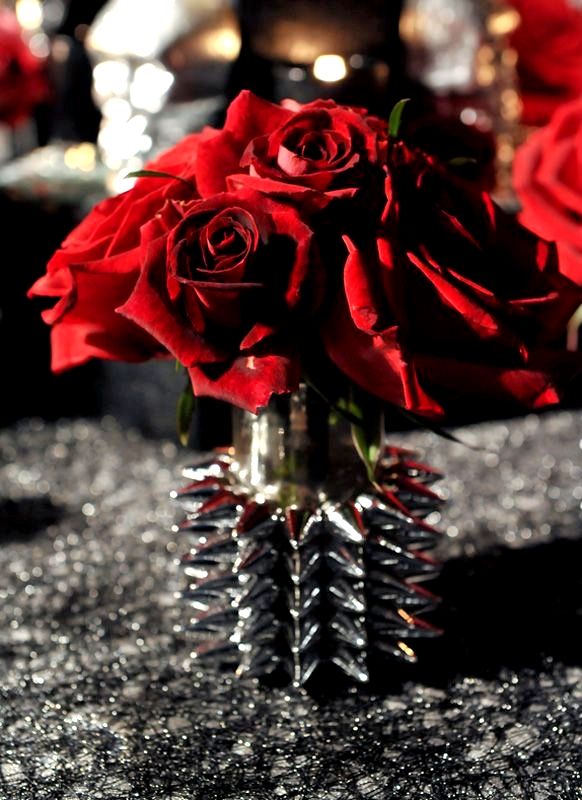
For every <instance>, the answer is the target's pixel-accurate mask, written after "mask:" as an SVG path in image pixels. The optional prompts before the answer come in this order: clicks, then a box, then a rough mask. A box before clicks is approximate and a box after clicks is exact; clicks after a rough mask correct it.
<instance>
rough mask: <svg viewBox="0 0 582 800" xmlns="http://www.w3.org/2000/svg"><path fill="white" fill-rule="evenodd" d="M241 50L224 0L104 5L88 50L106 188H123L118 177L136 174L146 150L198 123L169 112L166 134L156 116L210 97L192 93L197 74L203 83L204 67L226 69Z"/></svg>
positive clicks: (123, 0) (122, 0) (113, 0)
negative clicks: (174, 104) (173, 103)
mask: <svg viewBox="0 0 582 800" xmlns="http://www.w3.org/2000/svg"><path fill="white" fill-rule="evenodd" d="M239 47H240V36H239V33H238V28H237V23H236V17H235V15H234V12H233V10H232V7H231V2H230V0H141V2H140V3H139V4H136V3H135V2H134V0H110V1H109V2H108V3H106V5H105V6H104V7H103V9H102V11H101V12H100V13H99V14H98V15H97V17H96V18H95V21H94V23H93V25H92V26H91V29H90V31H89V34H88V37H87V49H88V51H89V53H90V55H91V58H92V61H93V64H94V70H93V78H94V97H95V101H96V103H97V104H98V106H99V107H100V109H101V112H102V114H103V122H102V125H101V130H100V133H99V139H98V145H99V150H100V154H101V157H102V159H103V162H104V164H105V165H106V167H107V168H108V169H109V170H110V171H111V173H112V176H113V177H112V186H111V187H110V188H111V189H112V190H114V191H115V190H117V189H119V188H127V186H128V183H127V181H125V180H124V181H123V183H121V184H120V179H121V180H122V179H123V175H125V174H127V172H129V171H132V170H135V169H139V168H140V167H141V166H142V165H143V163H144V160H145V159H146V157H147V156H148V154H149V153H150V152H151V151H152V150H155V149H158V148H159V147H163V146H167V145H169V144H172V143H173V141H176V140H178V139H179V138H180V137H181V136H182V135H184V133H186V132H187V131H188V130H189V129H191V128H192V127H195V126H196V122H197V115H196V114H195V113H194V114H192V113H190V114H188V113H182V114H181V115H180V114H178V115H174V124H173V127H172V126H171V127H172V130H171V131H170V132H169V133H168V132H167V131H166V132H165V135H164V134H163V133H161V128H160V122H161V117H159V116H158V115H159V114H160V112H161V110H162V109H164V108H165V107H166V104H167V103H168V101H169V100H171V99H172V97H175V98H176V99H177V100H182V101H183V100H194V99H197V95H200V94H202V95H205V94H206V95H208V93H207V92H205V91H201V92H199V91H197V90H196V84H197V77H198V78H199V82H200V83H202V84H203V83H204V82H205V81H206V82H208V79H207V77H205V74H206V73H207V72H208V62H223V63H224V64H225V65H227V66H229V65H230V63H231V61H233V60H234V59H235V58H236V56H237V55H238V50H239ZM188 82H189V83H190V85H189V88H187V89H184V84H185V83H186V84H188ZM198 116H200V114H199V115H198ZM204 116H208V104H207V105H206V106H205V107H204V112H203V114H202V117H204ZM202 121H205V120H204V119H203V120H202ZM162 127H163V126H162ZM172 140H173V141H172Z"/></svg>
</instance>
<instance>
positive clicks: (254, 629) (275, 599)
mask: <svg viewBox="0 0 582 800" xmlns="http://www.w3.org/2000/svg"><path fill="white" fill-rule="evenodd" d="M183 475H184V478H185V479H186V480H187V481H188V482H187V484H186V485H185V486H184V487H183V488H181V489H180V490H179V491H177V492H175V493H174V494H173V496H174V497H175V498H176V499H177V500H178V501H179V503H180V504H181V506H182V507H183V509H184V512H185V514H186V516H185V519H184V521H183V522H182V523H181V524H179V525H177V526H175V529H174V530H175V532H176V534H177V536H178V537H179V539H180V543H181V544H182V547H183V550H184V555H183V556H182V558H181V564H182V566H183V569H184V573H185V575H186V578H187V585H186V588H185V590H184V592H183V597H184V599H185V601H186V603H187V606H188V608H189V619H188V623H187V627H188V629H189V631H190V633H191V635H192V637H193V655H194V657H195V658H197V659H199V660H200V661H201V662H211V663H212V664H214V665H216V666H219V667H221V668H226V669H230V670H234V671H235V672H236V673H237V674H238V675H241V676H242V675H247V676H253V677H258V678H260V679H262V680H264V681H267V682H270V683H276V684H279V685H281V684H286V683H294V684H295V685H297V686H304V685H305V684H307V683H309V682H310V681H312V680H319V681H327V680H329V679H331V678H332V676H335V677H342V678H348V679H349V680H350V681H354V682H357V683H366V682H368V681H369V680H370V676H371V674H373V672H374V670H383V669H384V668H385V667H386V666H389V663H388V662H390V661H392V660H394V659H398V660H404V661H408V662H414V661H415V660H416V654H415V652H414V642H415V640H418V639H419V638H427V637H433V636H436V635H437V634H438V633H440V631H438V629H436V628H435V627H433V626H432V625H430V624H429V623H428V622H426V621H424V620H423V619H422V618H421V617H420V616H419V615H421V614H424V613H426V612H428V611H430V610H431V609H432V608H434V606H435V605H436V604H437V602H438V598H437V597H435V595H433V594H432V593H430V592H429V591H427V590H426V589H425V588H424V587H423V586H422V585H421V583H422V582H423V581H425V580H426V579H429V578H431V577H433V576H434V575H435V573H436V571H437V570H438V565H437V564H436V563H435V562H434V561H432V560H431V559H430V558H428V557H427V555H426V552H427V551H428V550H430V548H431V547H432V546H433V545H434V544H435V541H436V538H437V536H438V533H437V531H436V530H435V529H434V528H433V527H432V526H431V525H430V524H428V522H427V517H429V515H430V514H431V513H432V512H434V511H436V510H438V509H439V507H440V505H441V499H440V498H439V496H438V495H437V494H436V493H435V492H434V491H433V489H432V488H431V486H432V484H433V483H434V482H435V481H436V480H437V479H438V478H439V477H440V475H439V474H438V473H437V472H435V471H434V470H432V469H431V468H430V467H427V466H425V465H424V464H420V463H418V462H416V461H415V460H414V457H413V454H412V453H410V452H408V451H404V450H401V449H397V448H391V447H384V448H383V450H382V455H381V458H380V459H379V461H378V465H377V469H376V474H375V478H374V481H373V482H372V481H370V479H369V478H368V477H367V474H366V471H365V469H364V466H363V464H362V462H361V460H360V458H359V456H358V455H357V453H356V450H355V449H354V446H353V443H352V441H351V438H350V431H349V426H348V425H346V424H345V422H344V421H343V420H339V421H338V420H335V422H334V423H333V424H332V422H331V421H330V414H329V409H328V407H327V406H325V405H324V404H323V403H322V402H321V401H320V400H319V398H318V397H317V396H314V395H313V393H312V392H311V391H310V390H308V389H306V388H305V387H301V388H300V389H299V391H297V392H296V393H294V394H293V395H291V396H290V397H287V398H278V399H277V400H276V401H274V402H273V403H272V404H271V405H270V406H269V407H268V408H267V409H265V410H264V411H263V412H262V413H261V414H259V415H258V416H255V415H253V414H249V413H247V412H243V411H239V410H235V417H234V447H233V448H232V449H229V450H228V451H224V452H215V453H214V454H212V455H211V456H209V457H206V458H202V459H200V460H199V461H198V462H196V463H194V464H193V465H191V466H189V467H187V468H186V469H184V471H183Z"/></svg>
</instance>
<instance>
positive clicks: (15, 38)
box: [0, 8, 49, 125]
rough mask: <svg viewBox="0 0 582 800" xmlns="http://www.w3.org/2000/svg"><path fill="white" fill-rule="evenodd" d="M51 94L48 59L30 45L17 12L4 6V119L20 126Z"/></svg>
mask: <svg viewBox="0 0 582 800" xmlns="http://www.w3.org/2000/svg"><path fill="white" fill-rule="evenodd" d="M48 96H49V89H48V83H47V80H46V76H45V73H44V62H43V61H42V60H41V59H39V58H37V57H36V56H35V55H33V53H32V52H31V50H30V48H29V47H28V45H27V44H26V42H25V40H24V38H23V34H22V31H21V29H20V26H19V24H18V20H17V19H16V16H15V14H14V13H13V12H12V11H10V10H9V9H7V8H0V121H2V122H5V123H7V124H8V125H17V124H18V123H19V122H22V121H23V120H25V119H27V117H28V116H29V115H30V113H31V112H32V111H33V109H34V107H35V106H36V105H38V104H39V103H41V102H43V101H44V100H46V99H47V98H48Z"/></svg>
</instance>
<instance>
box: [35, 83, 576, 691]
mask: <svg viewBox="0 0 582 800" xmlns="http://www.w3.org/2000/svg"><path fill="white" fill-rule="evenodd" d="M403 108H404V106H403V103H400V104H398V105H397V106H396V107H395V109H394V110H393V112H392V114H391V115H390V119H389V121H388V122H387V123H386V122H383V121H382V120H380V119H378V118H375V117H371V116H369V115H368V114H367V112H366V111H365V110H363V109H360V108H348V107H342V106H338V105H336V104H335V103H333V102H331V101H327V100H322V101H317V102H314V103H310V104H308V105H304V106H298V105H296V104H294V103H284V104H282V105H273V104H271V103H268V102H265V101H263V100H260V99H259V98H257V97H255V96H253V95H252V94H250V93H249V92H243V93H242V94H241V95H239V97H238V98H237V99H236V100H234V102H233V103H232V104H231V106H230V107H229V109H228V112H227V116H226V122H225V124H224V127H223V128H222V129H221V130H215V129H211V128H207V129H205V130H203V131H202V132H201V133H199V134H193V135H191V136H189V137H187V138H186V139H184V140H183V141H182V142H180V143H179V144H178V145H177V146H176V147H174V148H173V149H171V150H169V151H168V152H166V153H165V154H163V155H162V156H161V157H160V158H158V159H157V160H155V161H154V162H152V163H151V164H150V165H149V167H148V168H147V169H146V170H144V171H143V172H142V173H140V175H139V177H138V180H137V183H136V184H135V186H134V187H133V188H132V189H130V190H129V191H128V192H126V193H125V194H122V195H120V196H118V197H114V198H111V199H108V200H106V201H105V202H103V203H101V204H99V205H98V206H97V207H96V208H95V209H94V210H93V212H91V214H90V215H89V216H88V217H87V218H86V219H85V221H84V222H82V223H81V225H80V226H79V227H78V228H77V229H76V230H74V231H73V233H72V234H71V235H70V236H69V237H68V238H67V239H66V240H65V242H64V243H63V245H62V247H61V249H60V250H59V251H58V252H57V253H56V254H55V255H54V257H53V258H52V260H51V261H50V263H49V265H48V269H47V273H46V275H44V276H43V277H42V278H40V279H39V280H38V281H37V282H36V283H35V284H34V286H33V287H32V289H31V290H30V294H31V295H32V296H48V297H54V298H55V299H56V304H55V305H54V307H53V308H52V309H50V310H48V311H45V312H44V317H45V320H46V321H47V322H48V323H49V324H50V325H51V326H52V365H53V369H55V370H56V371H60V370H64V369H67V368H68V367H72V366H74V365H76V364H80V363H82V362H84V361H86V360H87V359H90V358H93V357H100V358H109V359H125V360H129V361H141V360H144V359H148V358H173V359H175V360H176V362H177V363H178V364H179V365H180V366H181V367H182V368H184V370H185V371H186V372H187V376H188V388H187V391H186V393H185V394H184V395H183V397H182V400H181V402H180V403H179V409H180V413H179V419H180V428H181V432H182V433H184V431H185V429H186V427H187V418H188V416H189V411H190V410H191V405H192V404H191V402H190V398H192V396H193V395H194V396H199V395H208V396H211V397H215V398H219V399H221V400H226V401H228V402H229V403H231V404H233V406H236V407H239V408H240V409H243V412H242V413H243V418H244V420H245V421H244V423H243V424H241V426H240V429H239V431H238V434H239V435H238V437H237V442H236V449H235V451H234V453H224V452H221V453H217V454H216V455H215V456H214V457H211V458H210V459H209V460H206V461H202V462H198V463H197V464H195V465H194V466H193V467H191V468H188V469H187V470H186V471H185V473H184V474H185V475H186V476H187V477H188V478H189V480H190V483H189V484H188V486H187V487H185V489H184V490H182V491H180V492H178V493H177V495H178V497H179V498H180V499H181V501H182V502H183V504H184V507H185V509H186V511H187V518H186V520H185V522H184V524H183V525H182V526H180V527H179V530H180V531H181V532H185V533H188V534H189V535H191V536H192V537H193V543H192V546H191V548H190V550H189V551H188V553H187V554H186V555H185V556H184V559H183V563H184V566H185V569H186V574H187V575H188V579H189V583H188V589H187V590H186V597H187V598H188V600H189V602H190V605H191V607H192V609H193V616H192V619H191V621H190V627H191V628H192V629H193V631H194V632H195V633H196V635H197V637H198V643H197V646H196V647H195V650H194V652H195V653H196V654H197V655H199V656H200V657H202V656H205V657H208V656H210V657H212V658H214V659H215V660H218V661H219V662H220V663H224V662H228V663H229V664H231V663H232V664H235V665H236V666H237V668H238V670H239V671H240V672H243V673H248V674H255V675H265V674H269V675H273V674H276V675H277V676H278V677H279V678H281V679H283V680H289V679H293V680H295V681H296V682H298V683H305V682H306V681H308V680H309V679H310V678H311V676H312V675H313V674H314V672H319V669H320V667H321V666H322V664H327V665H329V664H332V665H333V666H334V668H335V669H339V670H340V672H342V673H344V674H346V675H348V676H349V677H350V678H353V679H355V680H359V681H365V680H367V679H368V676H369V674H370V669H372V667H373V664H374V663H376V662H378V661H379V662H382V660H383V659H384V658H386V657H388V658H392V657H397V658H401V659H404V660H408V661H410V660H413V659H414V657H415V654H414V651H413V650H412V648H411V647H410V645H409V644H407V643H406V642H407V639H409V638H413V639H418V638H422V637H426V636H431V635H433V634H434V633H435V629H434V628H432V627H431V626H430V625H428V624H427V623H426V622H424V621H422V620H421V619H419V618H418V617H417V616H416V614H417V613H418V612H422V611H426V610H427V609H430V608H431V607H432V606H433V605H434V603H435V598H434V596H433V595H431V594H430V593H429V592H427V591H426V590H424V589H422V588H421V587H419V586H418V585H417V581H418V580H419V579H420V578H423V577H424V578H426V577H428V576H430V575H431V574H434V570H435V565H434V563H433V562H431V561H430V559H428V558H427V557H426V556H425V555H424V552H423V551H425V550H426V549H427V548H428V547H429V546H430V545H431V544H433V543H434V541H435V536H436V533H435V531H434V530H433V528H432V527H431V525H430V524H429V517H428V515H429V514H430V513H431V512H432V511H434V510H436V509H437V508H438V507H439V498H438V496H437V495H436V494H435V493H434V491H433V490H432V489H431V484H432V482H433V481H434V480H435V478H436V477H437V476H436V474H435V472H434V471H433V470H431V469H430V468H428V467H426V466H425V465H423V464H419V463H417V462H416V461H415V460H414V459H413V458H412V457H411V455H410V454H409V453H406V452H403V451H400V450H397V449H394V448H386V447H384V446H383V444H382V430H383V428H382V424H381V412H382V409H383V408H384V407H387V406H388V407H391V408H399V409H401V410H403V411H404V412H405V413H407V414H412V415H413V416H415V417H422V418H423V419H425V420H433V421H435V420H436V421H439V420H442V419H444V418H446V415H447V414H450V413H457V412H458V411H462V410H463V409H464V408H465V407H466V406H467V405H469V406H470V407H479V408H480V409H481V413H493V412H494V411H495V412H497V411H499V410H501V409H505V410H510V411H513V410H516V409H533V408H541V407H542V406H546V405H549V404H552V403H556V402H559V401H560V400H561V399H562V397H563V396H564V395H565V393H566V392H567V391H568V390H569V388H570V387H571V383H572V380H573V378H574V377H575V375H576V374H577V371H578V369H579V367H580V359H579V357H578V356H577V355H576V354H574V353H568V352H566V351H565V350H564V349H563V346H562V343H563V341H564V335H565V331H566V327H567V324H568V321H569V320H570V318H571V317H572V315H573V314H574V312H575V311H576V309H577V308H578V306H579V305H580V302H581V299H582V292H581V290H580V288H578V286H577V285H576V284H575V283H573V282H572V281H570V280H569V279H568V278H567V277H566V276H564V275H563V274H562V273H561V272H560V269H559V264H558V259H557V255H556V248H555V246H554V245H553V244H550V243H548V242H545V241H543V240H541V239H539V238H538V237H536V236H535V235H534V234H533V233H530V232H528V231H527V230H526V229H525V228H523V227H521V226H520V225H519V223H518V222H517V221H516V220H515V219H514V218H512V217H510V216H508V215H507V214H505V213H504V212H502V211H501V210H500V209H499V208H497V207H496V206H495V204H494V203H493V202H492V201H491V199H490V198H489V197H488V196H487V195H486V194H482V193H480V192H479V191H478V190H475V189H474V188H472V187H471V186H469V185H467V184H466V183H465V182H464V181H463V180H461V179H460V178H459V177H457V176H456V175H455V173H454V165H451V164H446V163H441V162H440V161H439V160H438V159H436V158H435V157H433V156H429V155H427V154H426V153H424V152H422V151H420V150H418V149H415V148H412V147H410V146H408V145H407V144H406V142H405V141H403V140H402V139H401V138H400V136H399V123H400V117H401V114H402V111H403ZM306 387H307V388H306ZM309 396H311V398H312V399H313V398H314V397H316V398H317V399H318V405H317V407H314V406H312V407H311V409H312V410H311V411H310V407H309V402H308V398H309ZM306 398H307V399H306ZM314 409H315V410H314ZM322 409H323V411H322ZM254 414H258V416H256V417H255V416H254ZM348 423H349V426H351V433H352V437H353V443H354V444H355V446H356V447H355V449H356V450H357V452H358V453H359V455H360V456H361V457H362V461H363V462H364V464H365V466H366V469H365V470H361V471H360V473H358V474H356V471H353V472H350V471H349V470H348V471H347V473H346V462H345V460H343V459H342V458H339V459H338V463H337V464H335V459H334V453H341V454H342V457H343V456H344V455H345V448H344V438H343V433H341V434H340V427H339V426H340V425H341V424H344V427H346V426H347V425H348ZM235 434H236V431H235ZM348 444H349V442H348ZM353 451H354V448H351V451H350V452H353ZM322 456H327V458H323V457H322ZM356 460H357V459H356ZM358 463H360V462H358ZM336 466H337V469H336V468H335V467H336ZM346 474H347V477H348V481H347V488H346Z"/></svg>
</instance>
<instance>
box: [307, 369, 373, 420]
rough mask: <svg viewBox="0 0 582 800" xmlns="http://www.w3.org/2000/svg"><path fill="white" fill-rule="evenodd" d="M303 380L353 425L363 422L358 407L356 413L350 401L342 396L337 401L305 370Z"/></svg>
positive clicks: (332, 409)
mask: <svg viewBox="0 0 582 800" xmlns="http://www.w3.org/2000/svg"><path fill="white" fill-rule="evenodd" d="M303 380H304V381H305V383H306V384H307V386H309V388H310V389H313V391H314V392H315V394H317V395H319V397H321V399H322V400H323V401H324V402H325V403H326V404H327V405H328V406H329V407H330V409H331V411H332V412H334V411H335V412H337V414H339V415H340V416H342V417H343V418H344V419H347V421H348V422H350V423H351V424H352V425H359V424H361V422H362V418H361V416H358V413H359V410H358V408H357V407H356V408H355V413H353V409H351V408H350V403H349V401H347V400H344V399H343V398H340V399H339V400H338V401H337V402H334V401H333V400H332V399H331V398H329V397H328V396H327V395H326V394H325V392H323V391H322V390H321V389H320V388H319V387H318V386H317V385H316V384H315V383H314V382H313V380H312V379H311V378H310V377H308V376H307V374H306V373H305V372H304V373H303Z"/></svg>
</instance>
